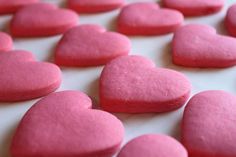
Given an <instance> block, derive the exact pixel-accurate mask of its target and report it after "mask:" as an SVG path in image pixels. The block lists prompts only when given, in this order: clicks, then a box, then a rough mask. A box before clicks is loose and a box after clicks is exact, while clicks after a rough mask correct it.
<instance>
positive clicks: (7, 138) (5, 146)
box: [0, 123, 17, 157]
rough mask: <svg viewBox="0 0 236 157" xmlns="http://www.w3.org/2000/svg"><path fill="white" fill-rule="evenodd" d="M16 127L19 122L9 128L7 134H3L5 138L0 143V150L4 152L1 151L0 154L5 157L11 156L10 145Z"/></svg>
mask: <svg viewBox="0 0 236 157" xmlns="http://www.w3.org/2000/svg"><path fill="white" fill-rule="evenodd" d="M16 128H17V123H15V124H14V125H13V126H12V127H10V128H9V131H8V132H7V135H5V136H3V137H4V139H3V140H2V141H3V143H0V145H1V148H0V152H1V153H2V154H1V153H0V155H1V156H3V157H11V155H10V146H11V141H12V138H13V135H14V133H15V131H16Z"/></svg>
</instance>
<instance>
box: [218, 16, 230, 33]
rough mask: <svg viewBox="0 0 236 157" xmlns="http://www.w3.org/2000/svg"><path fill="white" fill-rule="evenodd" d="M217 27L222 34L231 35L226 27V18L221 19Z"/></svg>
mask: <svg viewBox="0 0 236 157" xmlns="http://www.w3.org/2000/svg"><path fill="white" fill-rule="evenodd" d="M216 28H217V33H219V34H221V35H227V36H230V35H229V33H228V31H227V29H226V27H225V19H224V18H223V19H221V20H220V21H219V22H218V24H217V25H216Z"/></svg>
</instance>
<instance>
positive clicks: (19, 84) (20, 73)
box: [0, 51, 61, 101]
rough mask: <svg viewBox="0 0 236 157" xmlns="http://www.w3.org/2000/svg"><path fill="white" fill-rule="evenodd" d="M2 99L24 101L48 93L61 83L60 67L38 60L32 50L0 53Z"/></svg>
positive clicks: (0, 97) (0, 94) (0, 92)
mask: <svg viewBox="0 0 236 157" xmlns="http://www.w3.org/2000/svg"><path fill="white" fill-rule="evenodd" d="M0 67H1V68H0V74H1V75H0V89H1V90H0V101H22V100H29V99H33V98H37V97H41V96H44V95H47V94H49V93H51V92H53V91H55V90H56V89H57V88H58V87H59V86H60V83H61V72H60V69H59V68H58V67H57V66H55V65H54V64H50V63H44V62H36V61H35V60H34V58H33V56H32V54H31V53H30V52H26V51H9V52H3V53H0Z"/></svg>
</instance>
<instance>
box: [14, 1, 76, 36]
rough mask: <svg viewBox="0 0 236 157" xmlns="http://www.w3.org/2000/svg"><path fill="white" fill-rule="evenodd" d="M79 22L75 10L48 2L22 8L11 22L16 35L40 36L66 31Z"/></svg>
mask: <svg viewBox="0 0 236 157" xmlns="http://www.w3.org/2000/svg"><path fill="white" fill-rule="evenodd" d="M77 22H78V16H77V14H76V13H75V12H73V11H71V10H68V9H59V8H57V7H56V6H55V5H52V4H48V3H38V4H31V5H28V6H26V7H24V8H22V9H20V10H19V11H18V12H17V13H16V14H15V15H14V17H13V19H12V20H11V23H10V30H11V33H12V35H14V36H16V37H39V36H50V35H56V34H61V33H64V32H65V31H66V30H68V29H70V28H71V27H74V26H75V25H76V24H77Z"/></svg>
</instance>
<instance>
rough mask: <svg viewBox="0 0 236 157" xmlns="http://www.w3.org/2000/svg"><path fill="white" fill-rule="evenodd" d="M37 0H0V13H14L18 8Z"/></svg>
mask: <svg viewBox="0 0 236 157" xmlns="http://www.w3.org/2000/svg"><path fill="white" fill-rule="evenodd" d="M38 1H39V0H0V4H1V5H0V14H11V13H15V12H16V11H17V10H19V9H20V8H22V7H24V6H26V5H29V4H33V3H37V2H38Z"/></svg>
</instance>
